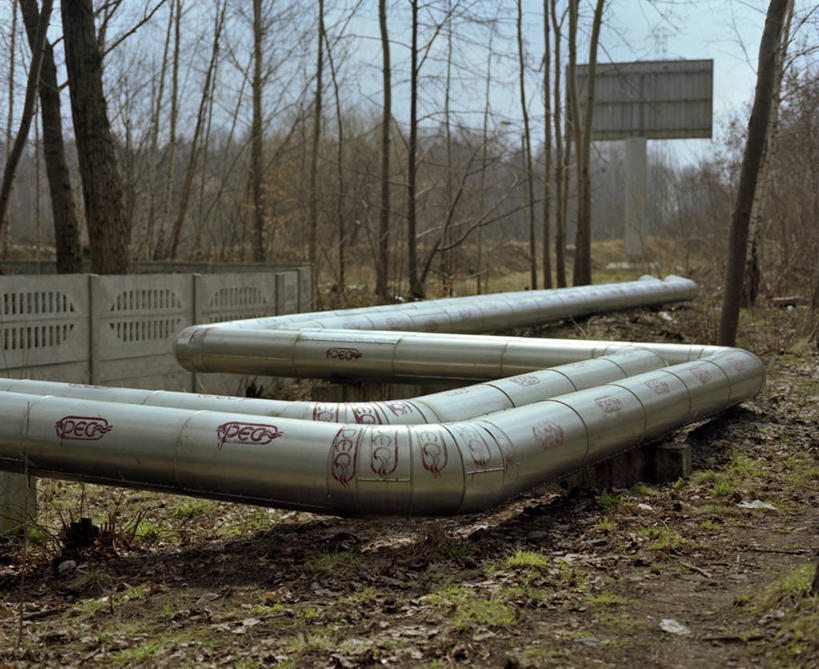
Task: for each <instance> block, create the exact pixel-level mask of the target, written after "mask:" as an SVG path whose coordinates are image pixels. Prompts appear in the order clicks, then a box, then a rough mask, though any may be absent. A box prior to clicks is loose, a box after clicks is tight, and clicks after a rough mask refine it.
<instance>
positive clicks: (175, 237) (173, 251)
mask: <svg viewBox="0 0 819 669" xmlns="http://www.w3.org/2000/svg"><path fill="white" fill-rule="evenodd" d="M257 1H258V0H257ZM226 10H227V2H226V1H225V2H224V3H223V4H222V6H221V7H220V6H219V4H218V3H217V4H216V22H215V23H214V26H213V46H212V48H211V53H210V61H209V62H208V69H207V71H206V72H205V83H204V85H203V86H202V97H201V98H200V99H199V110H198V111H197V114H196V125H195V126H194V129H193V140H192V142H191V148H190V155H189V156H188V167H187V169H186V170H185V182H184V184H183V186H182V193H181V196H180V198H179V208H178V210H177V212H176V218H175V219H174V224H173V230H172V231H171V241H170V245H169V250H168V256H169V257H170V258H172V259H173V258H176V256H177V253H178V251H179V240H180V238H181V235H182V225H183V223H184V222H185V216H186V215H187V213H188V202H189V201H190V194H191V186H192V185H193V176H194V170H195V167H196V159H197V158H198V156H199V137H200V136H201V134H202V126H203V124H204V123H205V114H206V112H207V104H208V98H209V96H210V87H211V79H212V78H213V77H214V73H215V70H216V60H217V58H218V56H219V39H220V37H221V34H222V26H223V25H224V21H225V11H226Z"/></svg>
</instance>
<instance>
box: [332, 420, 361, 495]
mask: <svg viewBox="0 0 819 669" xmlns="http://www.w3.org/2000/svg"><path fill="white" fill-rule="evenodd" d="M360 435H361V430H359V429H356V428H350V427H342V428H341V429H340V430H339V431H338V432H337V433H336V436H335V437H334V438H333V443H332V445H331V446H330V474H331V475H332V477H333V478H334V479H335V480H336V481H338V482H339V483H340V484H341V485H342V487H344V488H349V487H350V481H352V480H353V478H354V477H355V468H356V460H357V457H358V438H359V436H360Z"/></svg>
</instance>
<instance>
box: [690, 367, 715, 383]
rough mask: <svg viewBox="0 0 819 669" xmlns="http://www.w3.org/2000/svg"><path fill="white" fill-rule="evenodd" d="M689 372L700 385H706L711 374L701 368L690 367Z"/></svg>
mask: <svg viewBox="0 0 819 669" xmlns="http://www.w3.org/2000/svg"><path fill="white" fill-rule="evenodd" d="M688 371H689V372H691V374H692V375H693V376H695V377H696V378H697V381H699V382H700V383H703V384H705V383H708V382H709V381H710V380H711V372H709V371H708V370H705V369H703V368H702V367H692V368H691V369H689V370H688Z"/></svg>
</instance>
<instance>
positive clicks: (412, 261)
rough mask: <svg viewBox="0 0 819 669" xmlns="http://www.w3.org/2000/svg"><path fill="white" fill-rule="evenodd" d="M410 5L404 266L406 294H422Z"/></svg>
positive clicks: (414, 29) (414, 61) (414, 49)
mask: <svg viewBox="0 0 819 669" xmlns="http://www.w3.org/2000/svg"><path fill="white" fill-rule="evenodd" d="M411 5H412V43H411V46H410V127H409V147H408V153H409V155H408V157H407V161H408V165H407V266H408V275H409V288H410V295H412V297H414V298H418V299H422V298H424V297H426V293H425V290H424V286H423V284H422V283H421V282H420V281H419V279H418V248H417V237H416V235H417V229H416V223H417V221H416V211H415V197H416V171H417V168H418V166H417V164H416V160H417V151H418V0H411Z"/></svg>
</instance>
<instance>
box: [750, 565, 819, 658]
mask: <svg viewBox="0 0 819 669" xmlns="http://www.w3.org/2000/svg"><path fill="white" fill-rule="evenodd" d="M815 574H816V566H815V565H813V564H805V565H802V566H800V567H797V568H796V569H793V570H790V571H787V572H785V573H784V574H782V575H781V576H779V578H777V579H776V580H775V581H774V582H773V583H771V584H770V585H769V586H768V587H767V588H765V589H763V591H762V592H761V593H759V594H758V595H756V596H754V597H753V598H752V601H751V607H752V609H753V610H754V611H755V612H757V613H766V612H773V611H776V612H777V619H778V622H779V629H780V632H779V635H778V642H777V643H776V645H775V647H774V648H775V651H774V652H775V654H776V655H777V657H778V659H779V660H780V664H781V665H783V666H784V665H792V666H808V665H807V664H805V661H806V660H808V658H810V657H814V658H815V657H817V656H819V595H817V594H811V585H812V583H813V579H814V576H815Z"/></svg>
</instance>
